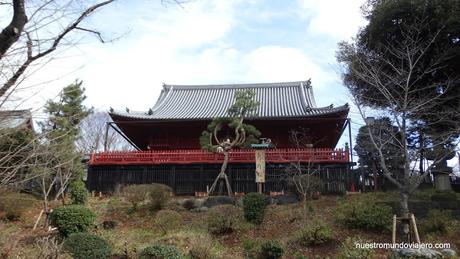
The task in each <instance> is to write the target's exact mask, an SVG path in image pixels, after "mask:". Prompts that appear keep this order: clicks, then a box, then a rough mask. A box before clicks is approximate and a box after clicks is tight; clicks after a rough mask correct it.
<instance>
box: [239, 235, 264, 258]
mask: <svg viewBox="0 0 460 259" xmlns="http://www.w3.org/2000/svg"><path fill="white" fill-rule="evenodd" d="M261 246H262V242H261V241H260V240H257V239H251V238H244V239H243V248H244V254H245V258H248V259H257V258H259V256H260V253H261Z"/></svg>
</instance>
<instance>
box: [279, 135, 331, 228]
mask: <svg viewBox="0 0 460 259" xmlns="http://www.w3.org/2000/svg"><path fill="white" fill-rule="evenodd" d="M290 140H291V142H292V143H293V144H294V145H295V147H296V148H302V149H305V148H307V149H308V148H311V145H312V143H310V142H311V141H310V138H309V135H308V134H307V133H306V131H304V130H302V131H292V132H291V136H290ZM285 171H286V174H285V177H286V181H287V183H288V186H292V187H293V189H294V191H295V192H296V193H297V194H298V195H299V196H300V197H301V199H302V207H303V218H304V221H305V224H306V223H307V218H308V214H309V206H308V200H309V199H312V198H313V195H315V194H316V193H317V192H319V190H320V188H321V185H322V181H321V179H320V177H319V168H318V167H317V166H315V165H314V164H313V163H312V162H311V161H307V162H303V161H300V159H293V161H291V162H290V163H289V165H288V166H287V167H286V169H285Z"/></svg>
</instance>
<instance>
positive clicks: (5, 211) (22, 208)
mask: <svg viewBox="0 0 460 259" xmlns="http://www.w3.org/2000/svg"><path fill="white" fill-rule="evenodd" d="M36 202H37V200H36V199H34V198H33V197H32V196H30V195H28V194H25V193H19V192H15V191H13V190H9V189H6V188H0V219H6V220H11V221H15V220H19V219H20V218H21V217H22V215H23V214H24V213H25V212H26V211H27V210H28V209H30V207H32V206H33V205H34V204H35V203H36Z"/></svg>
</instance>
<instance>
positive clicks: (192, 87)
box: [163, 80, 311, 90]
mask: <svg viewBox="0 0 460 259" xmlns="http://www.w3.org/2000/svg"><path fill="white" fill-rule="evenodd" d="M308 82H309V80H304V81H291V82H272V83H243V84H203V85H200V84H197V85H174V84H171V85H169V84H163V88H164V89H169V88H171V87H174V88H175V89H181V90H195V89H213V88H221V89H222V88H230V89H234V88H262V87H263V88H265V87H267V88H269V87H293V86H299V85H300V84H306V85H308V87H311V84H309V83H308Z"/></svg>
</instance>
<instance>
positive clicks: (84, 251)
mask: <svg viewBox="0 0 460 259" xmlns="http://www.w3.org/2000/svg"><path fill="white" fill-rule="evenodd" d="M64 249H65V250H66V251H68V252H69V253H70V254H71V255H72V257H73V258H75V259H104V258H109V257H110V256H111V255H112V247H111V246H110V245H109V244H108V243H107V241H105V240H104V239H102V238H100V237H98V236H96V235H94V234H90V233H75V234H72V235H70V237H69V238H68V239H67V240H66V241H65V242H64Z"/></svg>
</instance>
